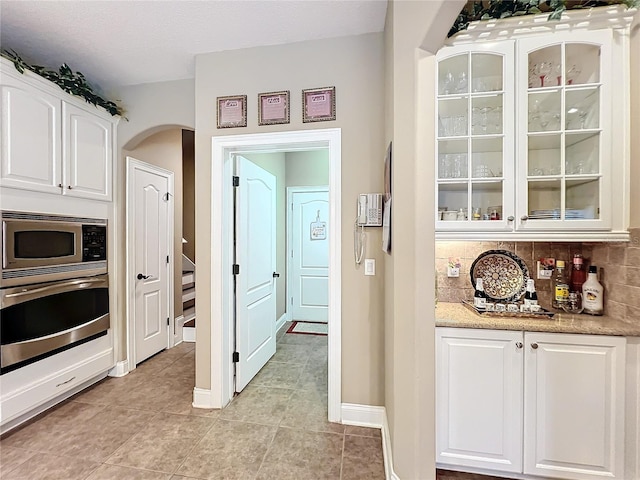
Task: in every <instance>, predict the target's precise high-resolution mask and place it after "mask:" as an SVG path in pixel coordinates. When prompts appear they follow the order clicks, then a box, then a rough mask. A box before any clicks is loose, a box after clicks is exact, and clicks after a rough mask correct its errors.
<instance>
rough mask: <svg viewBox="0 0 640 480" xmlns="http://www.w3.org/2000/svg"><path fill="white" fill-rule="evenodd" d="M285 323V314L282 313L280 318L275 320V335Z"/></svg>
mask: <svg viewBox="0 0 640 480" xmlns="http://www.w3.org/2000/svg"><path fill="white" fill-rule="evenodd" d="M286 322H287V312H284V313H283V314H282V315H280V318H279V319H278V320H276V335H277V334H278V333H279V332H280V329H281V328H282V327H284V324H285V323H286Z"/></svg>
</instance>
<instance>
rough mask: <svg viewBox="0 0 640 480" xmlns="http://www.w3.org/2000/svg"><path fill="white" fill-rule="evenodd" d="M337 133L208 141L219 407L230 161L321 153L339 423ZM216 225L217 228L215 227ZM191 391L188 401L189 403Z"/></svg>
mask: <svg viewBox="0 0 640 480" xmlns="http://www.w3.org/2000/svg"><path fill="white" fill-rule="evenodd" d="M341 135H342V134H341V129H339V128H328V129H317V130H298V131H291V132H273V133H256V134H247V135H228V136H221V137H213V138H212V139H211V153H212V155H211V157H212V164H211V265H210V271H211V272H212V274H211V329H210V332H211V360H212V366H211V383H210V384H211V395H212V401H213V400H215V402H213V403H212V405H213V406H214V407H215V408H222V407H223V406H225V405H227V404H228V403H229V401H230V400H231V397H232V396H233V389H234V387H233V364H232V362H231V351H232V348H233V347H232V346H233V344H234V343H233V340H234V338H233V328H232V313H233V308H232V307H233V301H234V299H233V292H232V290H231V288H230V285H231V284H232V279H233V275H232V272H231V264H232V262H231V261H230V259H231V255H232V253H233V251H232V246H233V237H232V233H231V232H232V229H231V228H226V227H227V226H229V225H230V224H231V221H232V218H231V212H232V187H231V184H232V183H231V176H232V169H231V163H232V161H231V158H232V157H233V156H234V155H235V154H241V153H250V152H255V151H260V152H265V151H277V152H290V151H298V150H314V149H326V150H328V152H329V222H330V225H333V228H332V230H331V232H330V236H329V338H328V345H329V352H328V362H329V385H328V399H329V404H328V417H329V418H328V419H329V421H330V422H339V421H340V414H341V399H342V390H341V384H342V357H341V341H342V340H341V329H342V319H341V312H342V296H341V295H342V293H341V292H342V290H341V289H342V278H341V277H342V275H341V272H342V251H341V240H342V232H341V221H340V219H341V218H342V210H341V208H342V207H341V191H342V190H341V189H342V185H341V151H342V147H341V141H342V140H341V138H342V136H341ZM220 226H222V228H220ZM195 394H196V391H194V402H195Z"/></svg>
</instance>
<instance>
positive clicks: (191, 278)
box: [182, 254, 196, 342]
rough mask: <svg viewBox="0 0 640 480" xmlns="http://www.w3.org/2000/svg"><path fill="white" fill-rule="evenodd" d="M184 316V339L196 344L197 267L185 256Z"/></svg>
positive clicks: (183, 256)
mask: <svg viewBox="0 0 640 480" xmlns="http://www.w3.org/2000/svg"><path fill="white" fill-rule="evenodd" d="M182 315H183V316H184V326H183V328H182V339H183V341H185V342H195V341H196V266H195V264H194V263H193V262H192V261H191V260H189V258H188V257H186V256H185V255H184V254H183V255H182Z"/></svg>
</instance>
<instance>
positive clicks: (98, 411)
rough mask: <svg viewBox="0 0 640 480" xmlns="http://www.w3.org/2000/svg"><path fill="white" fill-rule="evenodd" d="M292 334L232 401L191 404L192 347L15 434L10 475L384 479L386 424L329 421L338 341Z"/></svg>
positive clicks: (1, 470)
mask: <svg viewBox="0 0 640 480" xmlns="http://www.w3.org/2000/svg"><path fill="white" fill-rule="evenodd" d="M284 331H285V329H283V330H281V334H280V335H279V336H278V342H277V344H278V349H277V353H276V355H275V356H274V357H273V358H272V359H271V360H270V361H269V362H268V363H267V365H266V366H265V367H264V368H263V369H262V370H261V371H260V372H259V373H258V375H257V376H256V377H255V378H254V379H253V380H252V382H251V383H250V384H249V385H248V386H247V388H246V389H245V390H244V391H243V392H242V393H241V394H240V395H239V396H237V397H236V398H235V399H234V401H233V402H232V403H231V404H230V405H229V406H228V407H227V408H225V409H223V410H221V411H220V410H203V409H195V408H193V407H192V406H191V401H192V392H193V386H194V382H195V372H194V362H195V351H194V344H188V343H186V344H180V345H178V346H176V347H174V348H172V349H170V350H166V351H164V352H162V353H160V354H158V355H156V356H155V357H153V358H151V359H149V360H147V361H146V362H144V363H142V364H141V365H140V366H139V367H138V368H137V369H136V370H135V371H134V372H132V373H130V374H129V375H126V376H125V377H122V378H107V379H105V380H103V381H101V382H100V383H98V384H96V385H94V386H93V387H91V388H89V389H87V390H85V391H83V392H81V393H79V394H78V395H76V396H74V397H72V398H71V399H70V400H68V401H66V402H64V403H62V404H61V405H59V406H57V407H56V408H53V409H51V410H49V411H48V412H46V413H45V414H43V415H41V416H40V417H38V418H37V419H36V420H35V421H32V422H30V423H28V424H27V425H26V426H24V427H22V428H20V429H18V430H16V431H13V432H10V433H9V434H7V435H5V437H4V438H2V440H0V478H2V480H13V479H28V480H44V479H51V480H76V479H77V480H80V479H86V480H110V479H117V480H128V479H131V480H156V479H157V480H159V479H180V478H182V479H186V478H195V479H225V480H227V479H229V480H231V479H238V480H247V479H256V480H258V479H259V480H267V479H278V480H288V479H296V480H307V479H309V480H311V479H340V480H351V479H366V480H376V479H383V478H384V467H383V461H382V446H381V436H380V431H379V430H376V429H367V428H361V427H350V426H346V427H345V426H344V425H340V424H335V423H329V422H328V421H327V337H324V336H315V335H300V334H284Z"/></svg>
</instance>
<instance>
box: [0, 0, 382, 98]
mask: <svg viewBox="0 0 640 480" xmlns="http://www.w3.org/2000/svg"><path fill="white" fill-rule="evenodd" d="M386 9H387V0H200V1H194V0H173V1H168V0H146V1H145V0H108V1H105V0H102V1H95V0H94V1H87V0H68V1H33V0H19V1H16V0H2V2H0V42H1V45H2V48H3V49H6V50H8V49H12V50H15V51H16V52H17V53H18V54H19V55H20V56H21V57H22V58H23V59H25V60H26V61H28V62H29V63H32V64H38V65H43V66H45V67H47V68H51V69H57V67H59V66H60V65H61V64H62V63H67V64H68V65H69V66H70V67H71V68H72V69H73V70H74V71H81V72H82V73H83V74H84V75H85V77H86V78H87V80H88V81H89V83H90V84H91V85H92V86H93V87H94V89H95V90H96V91H98V92H101V91H102V92H105V91H106V92H108V91H111V90H113V89H115V88H116V87H118V86H125V85H136V84H141V83H150V82H161V81H167V80H179V79H185V78H193V77H194V66H195V59H194V56H195V55H197V54H201V53H208V52H217V51H223V50H234V49H239V48H248V47H255V46H259V45H278V44H284V43H291V42H299V41H305V40H316V39H323V38H331V37H340V36H347V35H359V34H363V33H369V32H381V31H382V30H383V29H384V22H385V15H386Z"/></svg>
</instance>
